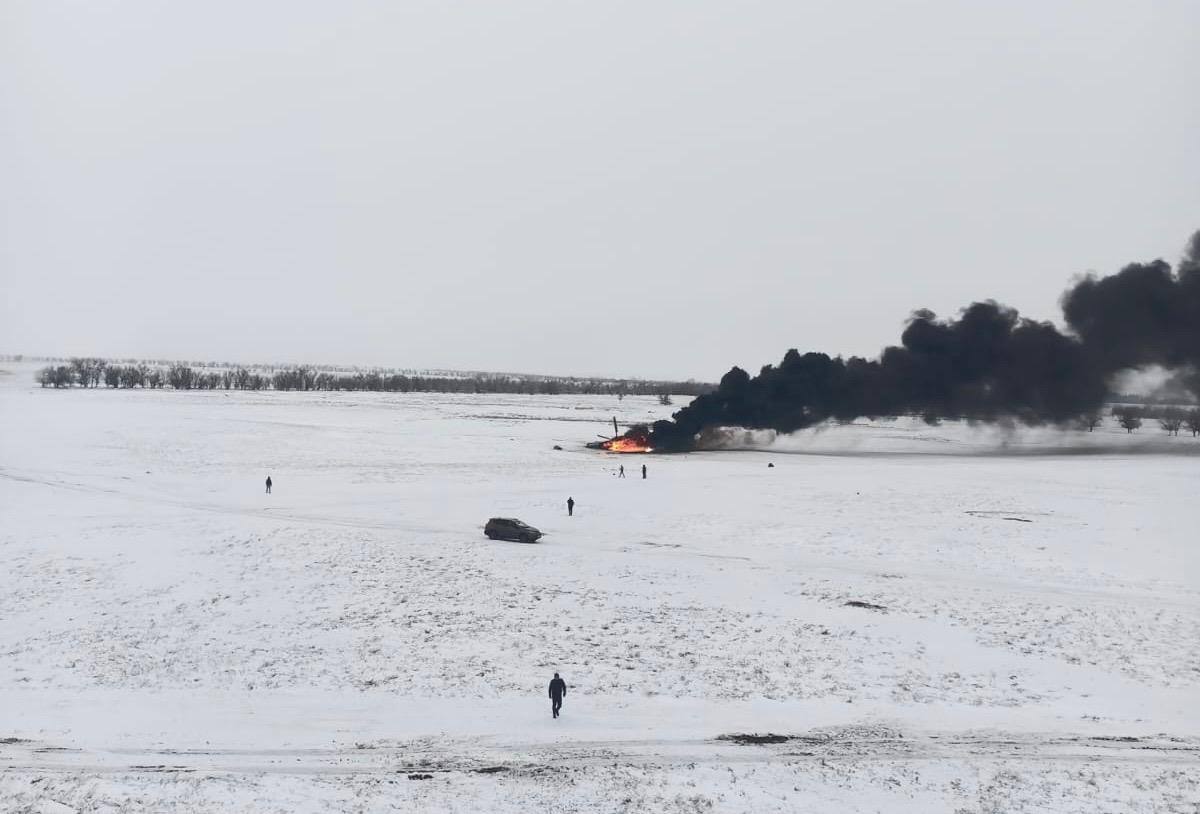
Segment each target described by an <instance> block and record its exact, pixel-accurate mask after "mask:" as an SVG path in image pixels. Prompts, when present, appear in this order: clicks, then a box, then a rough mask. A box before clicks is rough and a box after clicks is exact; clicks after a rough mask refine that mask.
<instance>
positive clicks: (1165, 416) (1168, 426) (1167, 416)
mask: <svg viewBox="0 0 1200 814" xmlns="http://www.w3.org/2000/svg"><path fill="white" fill-rule="evenodd" d="M1183 419H1184V412H1183V410H1181V409H1179V408H1178V407H1168V408H1167V409H1165V410H1163V411H1162V413H1161V414H1160V415H1159V417H1158V424H1159V426H1160V427H1162V428H1163V429H1164V430H1166V431H1167V435H1179V428H1180V427H1182V426H1183Z"/></svg>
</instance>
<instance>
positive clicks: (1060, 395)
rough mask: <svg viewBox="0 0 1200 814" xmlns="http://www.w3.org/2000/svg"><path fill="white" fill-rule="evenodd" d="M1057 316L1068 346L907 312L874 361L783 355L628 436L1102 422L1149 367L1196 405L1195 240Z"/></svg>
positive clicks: (1013, 324)
mask: <svg viewBox="0 0 1200 814" xmlns="http://www.w3.org/2000/svg"><path fill="white" fill-rule="evenodd" d="M1062 306H1063V313H1064V316H1065V317H1066V321H1067V324H1068V325H1069V326H1070V328H1071V331H1072V333H1071V334H1066V333H1062V332H1060V331H1059V330H1058V329H1057V328H1055V327H1054V325H1052V324H1051V323H1048V322H1036V321H1033V320H1029V319H1024V318H1022V317H1021V316H1020V315H1019V314H1018V313H1017V312H1016V310H1014V309H1012V308H1008V307H1006V306H1003V305H1000V304H998V303H996V302H993V301H991V300H988V301H985V302H977V303H974V304H972V305H970V306H968V307H967V308H965V309H964V310H963V311H962V313H961V314H960V316H959V317H958V318H957V319H938V318H937V316H936V315H935V314H933V313H932V312H930V311H917V312H915V313H914V314H913V316H912V318H911V319H910V320H909V322H908V325H907V326H906V327H905V329H904V333H903V334H902V335H901V337H900V345H899V346H893V347H888V348H886V349H884V351H883V353H882V354H880V356H879V358H878V359H862V358H859V357H851V358H849V359H842V358H841V357H830V356H828V355H826V354H824V353H805V354H801V353H799V352H797V351H796V350H789V351H788V352H787V354H786V355H785V356H784V357H783V361H782V362H780V364H779V365H778V366H773V365H767V366H766V367H764V368H763V369H762V370H761V371H759V373H758V375H757V376H750V374H748V373H747V372H746V371H744V370H742V369H741V368H738V367H735V368H733V369H732V370H730V371H729V372H728V373H726V374H725V376H724V377H722V379H721V383H720V386H719V387H718V388H717V389H716V390H715V391H713V392H712V393H708V394H705V395H702V396H699V397H697V398H696V399H695V400H694V401H693V402H692V403H691V404H689V405H688V406H687V407H685V408H683V409H682V410H680V411H679V412H677V413H675V415H674V416H673V419H672V420H671V421H659V422H656V423H655V424H654V425H653V426H651V427H637V428H634V429H633V430H631V431H630V435H633V436H637V437H639V438H645V437H647V436H648V440H649V444H650V445H651V446H653V447H654V448H655V449H659V450H664V451H671V450H686V449H691V448H692V447H693V446H694V445H695V443H696V438H697V436H698V435H699V434H700V433H701V432H703V431H704V430H707V429H710V428H713V427H745V428H749V429H770V430H776V431H778V432H784V433H787V432H794V431H796V430H800V429H803V428H805V427H809V426H812V425H814V424H818V423H820V422H822V421H826V420H829V419H834V420H839V421H849V420H852V419H855V418H860V417H869V418H881V417H891V416H899V415H921V416H923V417H925V419H926V420H927V421H931V422H933V421H937V420H939V419H942V418H966V419H968V420H975V421H998V420H1014V421H1020V422H1022V423H1025V424H1031V425H1032V424H1047V423H1056V424H1062V423H1066V422H1069V421H1073V420H1075V419H1077V418H1078V417H1080V416H1082V415H1085V414H1087V413H1090V412H1093V411H1095V410H1097V409H1099V408H1100V406H1101V405H1102V403H1103V401H1104V398H1105V396H1106V394H1107V393H1108V383H1109V379H1110V378H1111V376H1112V375H1113V374H1114V373H1117V372H1118V371H1121V370H1125V369H1128V368H1138V367H1144V366H1147V365H1162V366H1164V367H1168V368H1171V369H1174V370H1177V371H1179V372H1180V373H1181V375H1182V378H1181V380H1182V381H1183V382H1184V383H1185V384H1186V385H1187V386H1188V387H1189V389H1190V390H1191V392H1193V393H1196V394H1198V395H1200V376H1198V375H1197V371H1198V370H1200V232H1197V233H1196V234H1195V235H1193V237H1192V239H1191V241H1190V243H1189V246H1188V250H1187V253H1186V254H1185V256H1184V258H1183V260H1182V261H1181V262H1180V264H1179V267H1178V270H1177V271H1175V272H1173V271H1172V270H1171V267H1170V266H1169V265H1168V264H1167V263H1165V262H1163V261H1162V260H1156V261H1154V262H1152V263H1147V264H1134V265H1130V266H1127V267H1126V268H1125V269H1123V270H1122V271H1120V272H1119V273H1118V274H1114V275H1112V276H1111V277H1104V278H1096V277H1094V276H1092V277H1087V278H1084V279H1083V280H1081V281H1079V282H1078V283H1076V284H1075V285H1074V286H1073V287H1072V288H1071V289H1069V290H1068V291H1067V292H1066V293H1065V294H1064V295H1063V299H1062Z"/></svg>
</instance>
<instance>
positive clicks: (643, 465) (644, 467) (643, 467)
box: [642, 464, 646, 480]
mask: <svg viewBox="0 0 1200 814" xmlns="http://www.w3.org/2000/svg"><path fill="white" fill-rule="evenodd" d="M645 479H646V465H645V464H642V480H645Z"/></svg>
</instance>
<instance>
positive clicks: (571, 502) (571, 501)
mask: <svg viewBox="0 0 1200 814" xmlns="http://www.w3.org/2000/svg"><path fill="white" fill-rule="evenodd" d="M573 514H575V498H573V497H569V498H567V517H571V516H572V515H573Z"/></svg>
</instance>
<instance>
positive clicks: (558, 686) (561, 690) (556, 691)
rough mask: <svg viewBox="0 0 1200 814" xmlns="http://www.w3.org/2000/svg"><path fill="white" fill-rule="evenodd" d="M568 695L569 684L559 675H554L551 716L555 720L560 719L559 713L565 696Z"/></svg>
mask: <svg viewBox="0 0 1200 814" xmlns="http://www.w3.org/2000/svg"><path fill="white" fill-rule="evenodd" d="M566 694H567V682H565V681H563V680H562V678H561V677H560V676H559V675H558V673H555V674H554V678H552V679H550V714H551V715H553V716H554V717H555V718H557V717H558V711H559V710H560V709H562V701H563V696H564V695H566Z"/></svg>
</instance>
